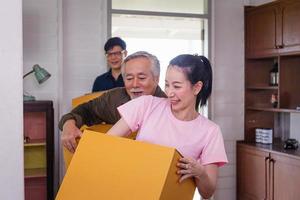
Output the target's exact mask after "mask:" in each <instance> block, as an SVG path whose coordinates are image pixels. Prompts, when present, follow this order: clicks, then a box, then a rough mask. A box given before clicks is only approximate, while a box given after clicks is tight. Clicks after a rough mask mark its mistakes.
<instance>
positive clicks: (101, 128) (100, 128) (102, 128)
mask: <svg viewBox="0 0 300 200" xmlns="http://www.w3.org/2000/svg"><path fill="white" fill-rule="evenodd" d="M112 126H113V125H111V124H97V125H94V126H90V127H88V126H83V127H82V128H81V129H80V130H81V131H84V130H91V131H96V132H99V133H101V134H105V133H106V132H107V131H108V130H109V129H110V128H111V127H112ZM136 135H137V132H133V133H130V134H129V135H128V136H127V138H129V139H135V138H136ZM78 141H79V140H78ZM63 154H64V162H65V170H66V171H67V169H68V167H69V165H70V162H71V160H72V157H73V153H71V152H70V151H69V150H68V149H66V148H65V147H63Z"/></svg>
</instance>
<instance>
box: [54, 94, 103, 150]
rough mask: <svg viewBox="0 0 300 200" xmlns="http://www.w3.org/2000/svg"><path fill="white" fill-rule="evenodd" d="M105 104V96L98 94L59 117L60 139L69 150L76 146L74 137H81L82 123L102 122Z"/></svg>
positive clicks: (89, 124)
mask: <svg viewBox="0 0 300 200" xmlns="http://www.w3.org/2000/svg"><path fill="white" fill-rule="evenodd" d="M103 97H104V98H103ZM105 104H106V100H105V96H100V97H98V98H96V99H94V100H91V101H89V102H87V103H84V104H81V105H79V106H77V107H76V108H74V109H73V110H72V111H71V112H70V113H68V114H66V115H64V116H63V117H62V118H61V120H60V122H59V129H60V130H61V131H62V135H61V141H62V144H63V145H64V146H65V147H66V148H67V149H68V150H69V151H70V152H74V151H75V149H76V147H77V142H76V139H77V138H80V137H81V134H82V132H81V131H80V127H81V126H82V125H84V124H86V125H88V126H91V125H94V124H99V123H101V122H103V116H104V115H105V114H104V113H105V109H106V105H105Z"/></svg>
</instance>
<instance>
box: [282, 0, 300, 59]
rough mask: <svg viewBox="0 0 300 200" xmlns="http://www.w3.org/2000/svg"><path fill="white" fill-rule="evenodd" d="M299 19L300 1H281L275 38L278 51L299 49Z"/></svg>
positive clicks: (284, 51)
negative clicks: (276, 36)
mask: <svg viewBox="0 0 300 200" xmlns="http://www.w3.org/2000/svg"><path fill="white" fill-rule="evenodd" d="M280 20H281V21H280ZM299 21H300V1H297V0H293V1H283V2H282V3H281V10H280V13H279V22H278V24H279V25H278V26H279V27H278V31H279V33H278V38H277V41H278V44H277V45H278V47H279V52H280V53H286V52H293V51H300V25H299Z"/></svg>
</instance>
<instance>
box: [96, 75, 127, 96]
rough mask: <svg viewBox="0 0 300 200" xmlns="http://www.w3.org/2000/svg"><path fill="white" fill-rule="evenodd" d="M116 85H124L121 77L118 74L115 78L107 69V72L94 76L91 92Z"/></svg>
mask: <svg viewBox="0 0 300 200" xmlns="http://www.w3.org/2000/svg"><path fill="white" fill-rule="evenodd" d="M116 87H124V81H123V77H122V75H121V74H120V75H119V77H118V79H117V80H115V78H114V77H113V76H112V74H111V70H109V71H108V72H106V73H104V74H102V75H100V76H98V77H97V78H96V80H95V82H94V85H93V89H92V92H98V91H104V90H109V89H112V88H116Z"/></svg>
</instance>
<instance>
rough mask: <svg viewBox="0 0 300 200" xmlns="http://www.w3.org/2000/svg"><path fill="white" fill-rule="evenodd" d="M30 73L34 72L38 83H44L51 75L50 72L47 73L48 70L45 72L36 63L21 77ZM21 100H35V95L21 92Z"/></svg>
mask: <svg viewBox="0 0 300 200" xmlns="http://www.w3.org/2000/svg"><path fill="white" fill-rule="evenodd" d="M31 73H34V76H35V78H36V80H37V81H38V83H39V84H42V83H44V82H45V81H46V80H48V78H50V76H51V74H49V72H47V71H46V70H45V69H44V68H42V67H40V66H39V65H38V64H36V65H34V66H33V67H32V70H31V71H30V72H28V73H27V74H25V75H24V76H23V79H24V78H25V77H26V76H28V75H29V74H31ZM23 100H24V101H35V97H34V96H31V95H28V94H23Z"/></svg>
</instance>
